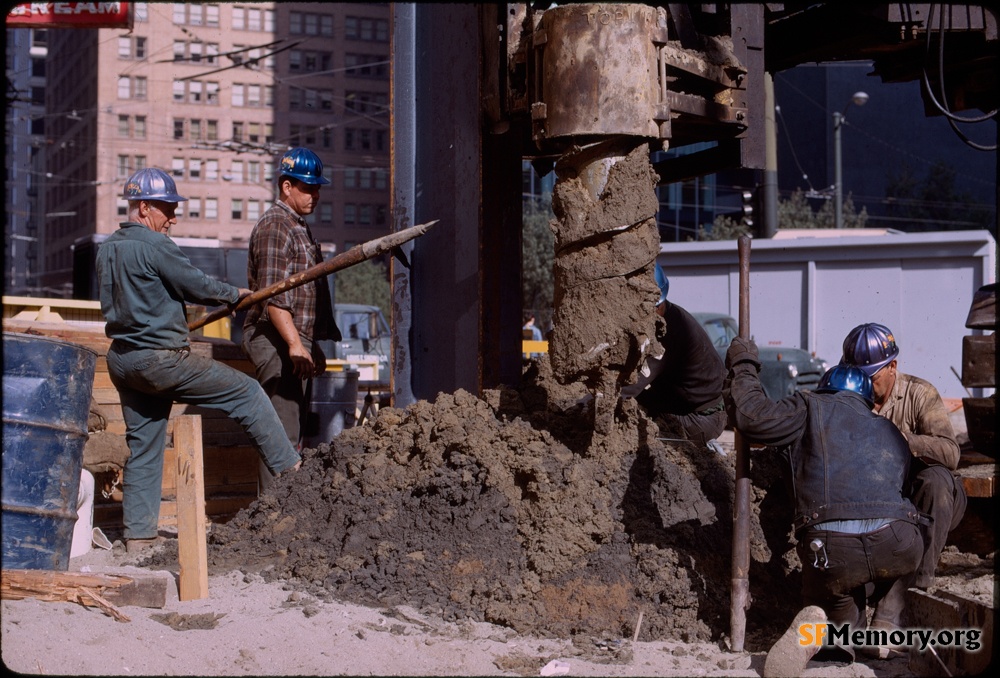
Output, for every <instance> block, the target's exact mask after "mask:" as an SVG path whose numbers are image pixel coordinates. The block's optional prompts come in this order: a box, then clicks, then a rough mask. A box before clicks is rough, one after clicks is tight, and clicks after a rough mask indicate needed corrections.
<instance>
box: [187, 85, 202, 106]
mask: <svg viewBox="0 0 1000 678" xmlns="http://www.w3.org/2000/svg"><path fill="white" fill-rule="evenodd" d="M202 87H203V86H202V83H200V82H198V81H197V80H189V81H188V101H190V102H191V103H192V104H200V103H203V102H204V98H203V95H202Z"/></svg>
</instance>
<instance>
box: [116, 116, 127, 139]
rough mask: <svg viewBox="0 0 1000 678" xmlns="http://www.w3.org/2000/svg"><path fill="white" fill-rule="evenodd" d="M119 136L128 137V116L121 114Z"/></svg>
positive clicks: (119, 117)
mask: <svg viewBox="0 0 1000 678" xmlns="http://www.w3.org/2000/svg"><path fill="white" fill-rule="evenodd" d="M118 136H120V137H127V136H128V116H127V115H119V116H118Z"/></svg>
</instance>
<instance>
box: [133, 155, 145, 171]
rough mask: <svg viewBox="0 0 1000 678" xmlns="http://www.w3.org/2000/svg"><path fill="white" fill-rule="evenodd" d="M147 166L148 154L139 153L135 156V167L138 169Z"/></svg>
mask: <svg viewBox="0 0 1000 678" xmlns="http://www.w3.org/2000/svg"><path fill="white" fill-rule="evenodd" d="M145 168H146V156H144V155H137V156H135V169H136V171H138V170H141V169H145Z"/></svg>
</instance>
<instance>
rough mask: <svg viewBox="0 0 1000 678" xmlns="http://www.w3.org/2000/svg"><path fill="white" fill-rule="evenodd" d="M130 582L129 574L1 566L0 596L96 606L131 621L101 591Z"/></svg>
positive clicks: (117, 617)
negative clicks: (6, 567)
mask: <svg viewBox="0 0 1000 678" xmlns="http://www.w3.org/2000/svg"><path fill="white" fill-rule="evenodd" d="M131 582H132V578H131V577H126V576H122V575H113V574H95V573H84V572H55V571H53V570H3V571H2V573H0V598H2V599H3V600H23V599H25V598H36V599H38V600H43V601H47V602H67V603H79V604H81V605H85V606H87V607H99V608H101V610H102V611H103V612H104V613H105V614H107V615H109V616H110V617H112V618H114V619H115V620H117V621H123V622H127V621H130V619H129V618H128V616H126V615H125V614H123V613H122V612H121V611H120V610H119V609H118V608H116V607H115V606H114V605H112V604H111V603H109V602H108V601H107V600H105V599H104V597H102V596H101V595H100V592H103V591H104V589H114V588H117V587H119V586H124V585H126V584H129V583H131Z"/></svg>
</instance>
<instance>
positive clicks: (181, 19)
mask: <svg viewBox="0 0 1000 678" xmlns="http://www.w3.org/2000/svg"><path fill="white" fill-rule="evenodd" d="M185 9H186V8H185V7H184V3H183V2H175V3H174V23H175V24H184V23H186V22H187V12H186V11H185Z"/></svg>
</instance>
